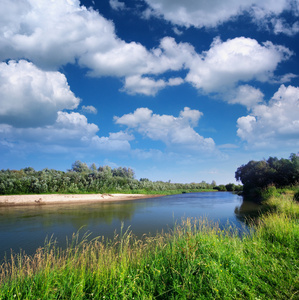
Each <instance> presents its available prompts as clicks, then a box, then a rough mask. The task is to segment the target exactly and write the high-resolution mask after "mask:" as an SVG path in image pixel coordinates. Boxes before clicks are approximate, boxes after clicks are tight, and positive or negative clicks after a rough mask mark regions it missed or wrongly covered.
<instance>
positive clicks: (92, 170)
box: [0, 161, 240, 195]
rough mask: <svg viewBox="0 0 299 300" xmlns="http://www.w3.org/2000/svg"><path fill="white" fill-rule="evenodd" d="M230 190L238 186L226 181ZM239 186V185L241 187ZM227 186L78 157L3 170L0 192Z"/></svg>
mask: <svg viewBox="0 0 299 300" xmlns="http://www.w3.org/2000/svg"><path fill="white" fill-rule="evenodd" d="M227 187H228V188H229V189H231V190H233V189H236V188H237V186H235V185H233V184H231V185H227ZM239 188H240V187H239ZM212 189H218V190H226V186H217V185H216V182H215V181H213V182H212V183H207V182H205V181H201V182H200V183H188V184H186V183H185V184H183V183H171V182H170V181H168V182H163V181H150V180H149V179H147V178H140V179H139V180H137V179H135V174H134V171H133V170H132V169H131V168H126V167H118V168H111V167H109V166H100V167H98V168H97V167H96V165H95V164H94V163H93V164H92V165H91V166H88V165H87V164H86V163H84V162H81V161H76V162H74V163H73V164H72V168H71V169H69V170H67V171H66V172H64V171H58V170H54V169H43V170H41V171H36V170H34V169H33V168H32V167H27V168H24V169H21V170H1V171H0V194H1V195H10V194H49V193H151V192H165V191H170V192H171V191H173V192H175V191H181V192H182V191H197V190H198V191H201V190H212Z"/></svg>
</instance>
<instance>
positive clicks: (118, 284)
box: [0, 191, 299, 299]
mask: <svg viewBox="0 0 299 300" xmlns="http://www.w3.org/2000/svg"><path fill="white" fill-rule="evenodd" d="M293 199H294V192H292V191H290V192H286V191H284V192H281V193H278V192H277V191H276V192H275V193H274V195H273V193H268V199H267V201H266V202H265V203H264V207H266V208H267V209H265V211H267V212H264V213H263V214H262V215H260V216H259V218H258V220H255V222H254V223H253V225H252V228H251V231H250V233H249V234H247V235H243V236H240V235H239V233H238V232H237V230H236V229H234V228H233V227H230V226H227V227H226V229H224V230H221V229H220V227H219V226H218V225H217V224H216V223H211V222H209V221H207V220H206V219H185V220H182V222H181V223H180V224H177V225H176V226H175V227H174V228H173V230H171V231H169V232H162V233H160V234H158V235H156V236H144V237H143V238H142V239H137V238H135V237H134V236H133V235H132V233H131V232H130V229H127V230H126V229H124V228H122V231H121V232H122V233H121V234H120V235H115V237H114V238H113V239H111V240H105V239H104V238H103V237H99V238H96V239H93V240H91V241H90V240H89V239H88V234H85V235H82V236H81V233H80V232H78V233H76V234H74V236H73V239H72V240H70V241H69V244H68V247H67V248H66V249H64V250H63V249H60V248H59V247H57V246H56V245H55V241H53V240H49V241H46V242H45V246H44V247H43V248H40V249H38V250H37V251H36V253H35V254H34V255H33V256H27V255H26V254H24V253H21V254H18V255H12V256H11V257H7V258H6V260H5V261H4V262H3V263H2V265H1V269H0V299H298V298H299V272H298V268H299V222H298V216H299V204H298V203H297V202H296V201H294V200H293Z"/></svg>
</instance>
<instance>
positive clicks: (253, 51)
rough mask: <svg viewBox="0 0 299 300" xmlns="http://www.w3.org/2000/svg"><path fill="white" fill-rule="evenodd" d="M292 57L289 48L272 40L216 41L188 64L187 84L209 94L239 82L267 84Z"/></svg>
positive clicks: (242, 38)
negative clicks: (279, 65)
mask: <svg viewBox="0 0 299 300" xmlns="http://www.w3.org/2000/svg"><path fill="white" fill-rule="evenodd" d="M290 55H292V52H291V51H290V50H289V49H287V48H286V47H284V46H279V45H274V44H272V43H271V42H269V41H268V42H265V43H263V44H262V45H260V44H259V43H258V42H257V41H256V40H254V39H251V38H245V37H239V38H235V39H232V40H227V41H225V42H222V41H221V40H220V39H219V38H216V39H215V40H214V42H213V44H212V45H211V48H210V49H209V50H208V51H206V52H204V53H203V54H202V55H198V56H197V57H196V58H194V59H193V60H192V64H190V65H188V67H189V68H190V71H189V73H188V75H187V77H186V81H188V82H190V83H191V84H193V85H194V86H195V87H196V88H198V89H202V90H203V91H205V92H207V93H209V92H221V91H223V90H224V89H225V88H231V87H233V86H234V85H235V84H236V83H238V82H239V81H244V82H246V81H250V80H253V79H255V80H258V81H261V82H265V81H268V80H270V78H272V77H273V73H274V71H275V69H276V68H277V65H278V64H279V63H280V62H281V61H283V60H286V59H288V58H289V57H290Z"/></svg>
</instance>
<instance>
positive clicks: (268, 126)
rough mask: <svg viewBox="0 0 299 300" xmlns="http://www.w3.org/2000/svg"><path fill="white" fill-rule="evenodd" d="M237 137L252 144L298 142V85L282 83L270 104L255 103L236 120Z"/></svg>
mask: <svg viewBox="0 0 299 300" xmlns="http://www.w3.org/2000/svg"><path fill="white" fill-rule="evenodd" d="M237 124H238V131H237V134H238V136H239V137H240V138H241V139H243V140H244V141H246V142H247V143H248V145H249V146H251V147H264V146H272V147H276V146H277V145H284V146H285V147H286V146H293V147H294V146H295V147H297V146H298V145H299V88H298V87H293V86H288V87H286V86H284V85H281V86H280V88H279V89H278V91H277V92H276V93H275V94H274V96H273V97H272V99H271V100H270V101H269V104H267V105H266V104H263V105H256V106H254V107H253V108H252V113H251V114H250V115H248V116H245V117H241V118H239V119H238V121H237Z"/></svg>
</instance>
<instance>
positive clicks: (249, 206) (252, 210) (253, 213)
mask: <svg viewBox="0 0 299 300" xmlns="http://www.w3.org/2000/svg"><path fill="white" fill-rule="evenodd" d="M260 208H261V205H260V204H257V203H254V202H252V201H243V202H242V204H241V205H240V206H237V207H236V208H235V211H234V212H235V215H236V218H237V219H238V220H239V221H241V222H243V223H244V224H246V225H250V224H251V223H252V222H254V220H255V219H256V218H257V217H258V216H259V215H260Z"/></svg>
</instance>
